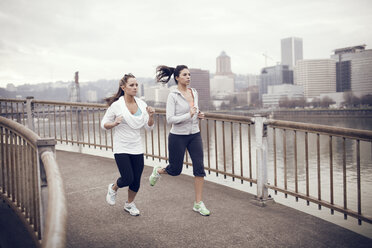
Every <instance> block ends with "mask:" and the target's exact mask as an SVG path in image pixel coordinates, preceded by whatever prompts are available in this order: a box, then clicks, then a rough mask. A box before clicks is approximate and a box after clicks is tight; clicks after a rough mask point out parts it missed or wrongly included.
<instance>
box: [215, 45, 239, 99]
mask: <svg viewBox="0 0 372 248" xmlns="http://www.w3.org/2000/svg"><path fill="white" fill-rule="evenodd" d="M234 91H235V83H234V74H233V73H232V71H231V59H230V57H229V56H228V55H227V54H226V53H225V52H224V51H222V52H221V54H220V56H218V57H217V59H216V74H215V75H214V77H213V78H212V79H211V80H210V94H211V95H212V96H217V95H220V94H225V93H228V92H230V93H232V92H234Z"/></svg>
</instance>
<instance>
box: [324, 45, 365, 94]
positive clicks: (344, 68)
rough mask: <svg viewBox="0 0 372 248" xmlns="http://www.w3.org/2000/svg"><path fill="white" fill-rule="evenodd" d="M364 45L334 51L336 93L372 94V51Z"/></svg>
mask: <svg viewBox="0 0 372 248" xmlns="http://www.w3.org/2000/svg"><path fill="white" fill-rule="evenodd" d="M365 47H366V45H359V46H352V47H345V48H339V49H336V50H334V54H333V55H332V56H331V58H332V59H334V60H336V86H337V92H345V91H352V92H355V93H359V94H372V49H368V50H366V49H365Z"/></svg>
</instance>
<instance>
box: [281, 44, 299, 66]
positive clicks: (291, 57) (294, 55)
mask: <svg viewBox="0 0 372 248" xmlns="http://www.w3.org/2000/svg"><path fill="white" fill-rule="evenodd" d="M281 55H282V65H288V67H289V69H290V70H293V67H294V66H295V65H296V61H297V60H302V59H303V47H302V39H301V38H297V37H289V38H285V39H282V40H281Z"/></svg>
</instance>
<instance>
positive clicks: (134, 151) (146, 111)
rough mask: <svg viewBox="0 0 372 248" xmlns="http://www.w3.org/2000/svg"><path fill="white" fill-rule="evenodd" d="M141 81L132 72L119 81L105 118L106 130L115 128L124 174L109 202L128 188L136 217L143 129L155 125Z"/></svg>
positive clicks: (127, 206) (118, 161)
mask: <svg viewBox="0 0 372 248" xmlns="http://www.w3.org/2000/svg"><path fill="white" fill-rule="evenodd" d="M137 88H138V83H137V80H136V78H135V76H133V75H132V74H125V75H124V77H123V78H122V79H121V80H120V82H119V89H118V92H117V93H116V94H115V95H113V96H112V97H108V98H106V99H105V100H106V102H107V104H108V105H109V108H108V109H107V111H106V113H105V115H104V117H103V119H102V121H101V127H102V128H103V129H104V130H108V129H112V128H114V135H113V150H114V156H115V161H116V164H117V166H118V169H119V172H120V177H119V178H118V179H117V180H116V182H115V183H111V184H109V186H108V192H107V195H106V201H107V203H108V204H110V205H114V204H115V201H116V194H117V190H118V189H119V188H123V187H127V186H128V187H129V188H128V200H127V202H126V203H125V204H124V210H125V211H127V212H129V213H130V214H131V215H133V216H137V215H139V214H140V211H139V210H138V209H137V207H136V205H135V203H134V198H135V197H136V194H137V192H138V190H139V188H140V181H141V175H142V171H143V168H144V159H143V144H142V140H141V133H140V129H141V128H142V127H145V128H146V130H151V129H152V128H153V127H154V118H153V114H154V113H155V111H154V109H153V108H152V107H149V106H147V105H146V103H145V102H144V101H142V100H141V99H139V98H137V97H136V94H137Z"/></svg>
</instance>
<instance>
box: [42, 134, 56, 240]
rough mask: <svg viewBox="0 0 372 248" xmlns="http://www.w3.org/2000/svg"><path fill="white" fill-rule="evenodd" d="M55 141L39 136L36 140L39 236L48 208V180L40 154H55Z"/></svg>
mask: <svg viewBox="0 0 372 248" xmlns="http://www.w3.org/2000/svg"><path fill="white" fill-rule="evenodd" d="M56 143H57V142H56V141H55V139H53V138H41V139H39V140H38V141H37V157H38V160H37V161H38V166H37V168H38V170H39V171H38V172H39V182H38V183H39V187H40V197H39V199H40V201H39V204H40V226H41V237H43V234H44V228H45V220H46V218H47V216H46V214H47V209H48V182H47V177H46V172H45V168H44V164H43V162H42V160H41V155H42V154H43V153H44V152H46V151H51V152H53V154H54V156H55V154H56V150H55V145H56Z"/></svg>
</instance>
